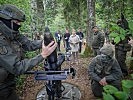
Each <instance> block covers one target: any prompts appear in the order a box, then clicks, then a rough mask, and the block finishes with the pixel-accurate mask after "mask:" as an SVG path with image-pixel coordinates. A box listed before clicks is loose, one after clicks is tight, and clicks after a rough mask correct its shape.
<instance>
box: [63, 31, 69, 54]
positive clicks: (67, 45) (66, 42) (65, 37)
mask: <svg viewBox="0 0 133 100" xmlns="http://www.w3.org/2000/svg"><path fill="white" fill-rule="evenodd" d="M69 37H70V33H69V31H68V29H66V32H65V34H64V41H65V49H66V52H67V51H68V50H69V49H70V45H69V42H68V41H69Z"/></svg>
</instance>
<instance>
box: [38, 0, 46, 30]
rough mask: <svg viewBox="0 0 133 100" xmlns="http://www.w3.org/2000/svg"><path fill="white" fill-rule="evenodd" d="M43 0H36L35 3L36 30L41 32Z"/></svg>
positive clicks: (42, 25)
mask: <svg viewBox="0 0 133 100" xmlns="http://www.w3.org/2000/svg"><path fill="white" fill-rule="evenodd" d="M44 2H45V1H44V0H36V3H37V18H38V21H37V22H38V23H37V26H38V31H39V32H41V31H43V29H44V26H45V24H44V23H45V22H44Z"/></svg>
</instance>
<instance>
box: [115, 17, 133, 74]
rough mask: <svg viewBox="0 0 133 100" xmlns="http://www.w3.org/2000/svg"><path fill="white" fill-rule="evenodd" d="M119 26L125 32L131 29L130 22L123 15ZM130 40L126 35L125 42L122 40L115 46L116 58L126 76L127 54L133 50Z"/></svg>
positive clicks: (118, 23) (118, 22)
mask: <svg viewBox="0 0 133 100" xmlns="http://www.w3.org/2000/svg"><path fill="white" fill-rule="evenodd" d="M117 25H118V26H119V27H121V28H123V29H124V30H127V29H129V27H128V22H127V20H126V19H125V18H124V16H123V14H122V16H121V19H119V20H118V21H117ZM129 40H130V38H129V36H128V35H126V36H125V39H124V40H121V41H120V42H119V43H118V44H115V57H116V59H117V61H118V63H119V65H120V67H121V70H122V73H123V75H124V76H127V75H128V67H127V65H126V63H125V61H126V54H127V52H128V51H130V50H131V45H130V44H129V43H128V41H129Z"/></svg>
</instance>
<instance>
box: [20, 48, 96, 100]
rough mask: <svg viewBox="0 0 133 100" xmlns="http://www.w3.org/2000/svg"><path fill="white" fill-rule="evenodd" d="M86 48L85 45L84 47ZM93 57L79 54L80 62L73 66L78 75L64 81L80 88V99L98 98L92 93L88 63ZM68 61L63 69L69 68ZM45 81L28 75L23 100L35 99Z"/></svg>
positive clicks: (93, 99) (63, 65) (90, 99)
mask: <svg viewBox="0 0 133 100" xmlns="http://www.w3.org/2000/svg"><path fill="white" fill-rule="evenodd" d="M83 49H84V47H83ZM91 59H92V57H89V58H82V57H80V56H79V64H73V65H72V66H73V68H74V69H76V76H75V78H74V79H72V78H70V77H68V79H66V80H65V81H63V82H68V83H71V84H74V85H75V86H77V87H78V88H79V89H80V92H81V99H80V100H96V99H95V97H94V96H93V94H92V91H91V87H90V79H89V76H88V72H87V70H88V64H89V63H90V61H91ZM67 63H68V62H66V61H65V62H64V63H63V64H62V69H66V68H69V66H68V64H67ZM44 83H45V82H44V81H35V80H34V76H33V75H28V77H27V78H26V81H25V83H24V88H23V91H22V92H23V95H22V100H35V98H36V95H37V93H38V91H39V90H40V89H41V88H42V87H43V86H44Z"/></svg>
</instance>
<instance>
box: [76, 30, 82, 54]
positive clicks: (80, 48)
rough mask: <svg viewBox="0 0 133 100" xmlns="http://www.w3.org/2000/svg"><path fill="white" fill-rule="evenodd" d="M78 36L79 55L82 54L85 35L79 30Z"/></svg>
mask: <svg viewBox="0 0 133 100" xmlns="http://www.w3.org/2000/svg"><path fill="white" fill-rule="evenodd" d="M76 34H77V35H78V36H79V38H80V42H79V53H81V50H82V42H83V38H84V34H83V32H82V30H81V28H79V29H78V32H77V33H76Z"/></svg>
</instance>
